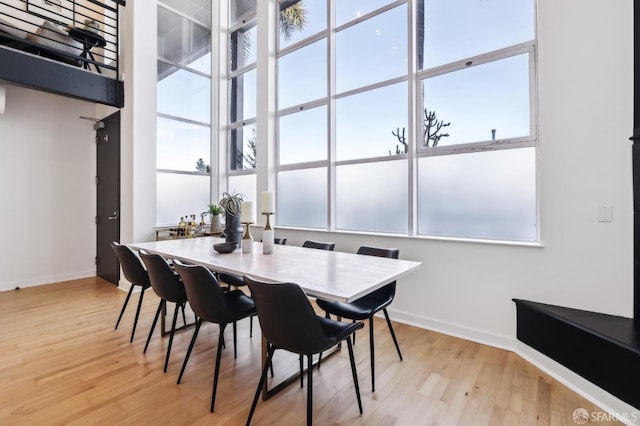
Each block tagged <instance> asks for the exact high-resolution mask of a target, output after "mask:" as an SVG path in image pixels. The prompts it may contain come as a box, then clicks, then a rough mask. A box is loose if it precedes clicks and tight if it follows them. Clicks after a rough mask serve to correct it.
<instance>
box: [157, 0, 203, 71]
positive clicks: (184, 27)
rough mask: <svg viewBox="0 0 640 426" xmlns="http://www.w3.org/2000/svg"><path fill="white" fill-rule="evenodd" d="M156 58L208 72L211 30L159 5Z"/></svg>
mask: <svg viewBox="0 0 640 426" xmlns="http://www.w3.org/2000/svg"><path fill="white" fill-rule="evenodd" d="M207 6H208V7H209V9H211V4H210V3H209V4H208V5H207ZM209 13H211V12H210V10H209ZM209 21H211V18H209ZM205 57H206V58H207V59H208V60H202V59H203V58H205ZM158 58H160V59H165V60H167V61H168V62H172V63H174V64H180V65H183V66H188V67H191V68H193V69H195V70H197V71H201V72H204V73H207V74H211V30H209V29H206V28H203V27H201V26H200V25H196V24H195V23H193V22H192V21H190V20H188V19H186V18H184V17H182V16H180V15H178V14H177V13H174V12H172V11H170V10H168V9H165V8H164V7H161V6H159V7H158ZM159 65H160V64H159ZM158 74H159V75H162V72H159V73H158Z"/></svg>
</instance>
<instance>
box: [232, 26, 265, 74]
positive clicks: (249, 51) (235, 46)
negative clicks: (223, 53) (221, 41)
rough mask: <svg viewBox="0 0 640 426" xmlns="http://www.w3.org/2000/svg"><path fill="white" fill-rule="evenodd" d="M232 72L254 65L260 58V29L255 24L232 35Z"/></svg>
mask: <svg viewBox="0 0 640 426" xmlns="http://www.w3.org/2000/svg"><path fill="white" fill-rule="evenodd" d="M230 45H231V54H230V56H231V64H230V65H231V70H232V71H235V70H236V69H238V68H242V67H244V66H245V65H249V64H252V63H254V62H255V61H256V60H257V57H258V28H257V27H256V25H255V22H252V23H251V24H250V26H248V27H243V28H241V29H239V30H237V31H234V32H233V33H231V40H230Z"/></svg>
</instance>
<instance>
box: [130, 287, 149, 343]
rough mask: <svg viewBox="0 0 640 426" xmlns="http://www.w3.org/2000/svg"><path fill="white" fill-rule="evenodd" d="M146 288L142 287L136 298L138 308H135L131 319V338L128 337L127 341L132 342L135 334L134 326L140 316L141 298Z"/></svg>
mask: <svg viewBox="0 0 640 426" xmlns="http://www.w3.org/2000/svg"><path fill="white" fill-rule="evenodd" d="M145 290H146V289H145V288H144V287H142V291H140V298H139V299H138V309H136V317H135V319H134V320H133V330H131V339H129V343H131V342H133V336H134V334H136V326H137V325H138V317H139V316H140V307H142V298H143V297H144V291H145Z"/></svg>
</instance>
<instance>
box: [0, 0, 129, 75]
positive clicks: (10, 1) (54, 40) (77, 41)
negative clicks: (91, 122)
mask: <svg viewBox="0 0 640 426" xmlns="http://www.w3.org/2000/svg"><path fill="white" fill-rule="evenodd" d="M120 6H124V0H75V1H72V0H0V45H5V46H8V47H11V48H14V49H18V50H23V51H25V52H28V53H31V54H35V55H40V56H44V57H47V58H49V59H54V60H59V61H61V62H65V63H68V64H72V65H76V66H81V67H84V68H85V69H88V70H90V71H94V72H99V73H104V74H105V75H107V76H109V77H111V78H114V79H118V77H119V75H120V72H119V68H118V52H119V44H118V34H119V25H118V22H119V7H120Z"/></svg>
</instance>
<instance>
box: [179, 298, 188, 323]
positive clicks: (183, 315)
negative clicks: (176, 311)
mask: <svg viewBox="0 0 640 426" xmlns="http://www.w3.org/2000/svg"><path fill="white" fill-rule="evenodd" d="M186 304H187V302H184V303H181V304H180V307H181V308H182V323H183V324H184V326H185V327H186V326H187V316H186V315H185V313H184V307H185V305H186Z"/></svg>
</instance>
